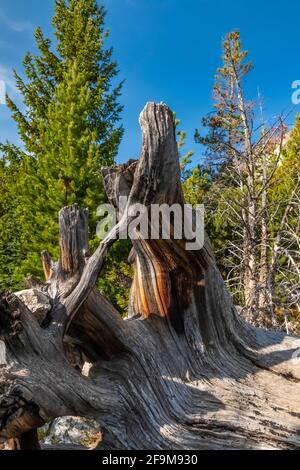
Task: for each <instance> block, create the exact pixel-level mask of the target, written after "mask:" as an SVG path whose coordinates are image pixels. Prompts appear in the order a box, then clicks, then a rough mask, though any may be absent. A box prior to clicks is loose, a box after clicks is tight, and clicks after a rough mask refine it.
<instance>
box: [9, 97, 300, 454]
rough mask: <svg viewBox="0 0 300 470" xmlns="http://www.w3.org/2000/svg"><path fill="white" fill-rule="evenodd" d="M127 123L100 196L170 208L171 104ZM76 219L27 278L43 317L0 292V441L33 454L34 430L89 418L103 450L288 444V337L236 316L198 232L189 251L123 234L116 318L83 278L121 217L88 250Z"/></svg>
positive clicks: (82, 217)
mask: <svg viewBox="0 0 300 470" xmlns="http://www.w3.org/2000/svg"><path fill="white" fill-rule="evenodd" d="M140 124H141V128H142V135H143V142H142V149H141V154H140V158H139V160H138V161H137V162H134V161H130V162H129V163H128V164H124V165H120V166H114V167H113V168H107V169H104V170H103V177H104V185H105V188H106V190H107V195H108V197H109V199H110V200H111V202H112V203H113V204H114V205H117V204H118V198H119V196H120V195H122V196H127V197H128V207H127V208H130V207H131V206H133V205H134V204H137V203H141V204H144V205H146V206H147V207H150V205H151V204H161V203H166V204H173V203H178V204H180V205H183V204H184V200H183V195H182V190H181V184H180V168H179V155H178V150H177V144H176V138H175V128H174V120H173V114H172V112H171V111H170V109H168V108H167V107H166V106H165V105H164V104H154V103H149V104H147V105H146V107H145V109H144V110H143V112H142V114H141V117H140ZM121 212H122V208H121ZM87 217H88V214H87V211H86V210H85V209H81V208H80V207H78V206H77V205H73V206H71V207H65V208H63V209H62V210H61V212H60V216H59V220H60V250H61V255H60V260H59V261H58V262H53V261H52V260H51V259H50V256H49V254H48V253H46V252H45V253H43V255H42V260H43V266H44V271H45V276H46V283H45V284H41V285H40V286H39V287H37V283H36V282H35V286H34V287H35V289H40V290H41V291H42V292H43V295H46V296H48V298H49V302H50V303H51V310H50V311H49V312H47V315H46V316H45V317H44V316H42V317H40V316H36V315H34V314H33V313H32V312H31V311H30V309H29V308H28V307H27V306H26V305H25V304H24V303H23V302H22V300H21V298H20V297H18V296H16V295H14V294H9V293H5V294H3V295H2V296H1V302H0V339H1V340H2V341H3V342H4V343H5V364H3V365H2V366H1V369H0V394H1V397H0V429H1V431H0V436H1V437H2V439H17V440H18V442H19V447H20V448H37V447H38V442H37V438H36V430H37V428H38V427H40V426H43V425H44V423H46V422H49V421H52V420H53V419H54V418H56V417H60V416H81V417H87V418H93V419H95V420H97V422H99V423H100V425H101V429H102V431H103V439H102V441H101V443H100V444H99V448H102V449H245V448H246V449H262V448H268V449H273V448H275V449H295V448H299V445H300V435H299V430H300V393H299V392H300V384H299V381H300V365H299V363H298V360H297V359H295V357H294V356H297V351H298V349H299V348H300V340H299V339H297V338H294V337H291V336H286V335H284V334H283V333H281V332H275V331H265V330H260V329H256V328H254V327H253V326H250V325H248V324H247V323H246V322H245V321H244V320H243V319H242V318H241V317H240V316H239V315H238V314H237V312H236V311H235V308H234V306H233V303H232V301H231V298H230V296H229V294H228V292H227V290H226V288H225V285H224V282H223V280H222V278H221V276H220V273H219V271H218V269H217V267H216V264H215V260H214V256H213V252H212V248H211V245H210V242H209V240H208V238H207V237H206V238H205V244H204V247H203V248H201V249H199V250H197V251H190V250H186V246H185V241H184V240H177V239H174V238H171V239H169V240H168V239H162V238H160V239H155V240H153V239H143V237H142V236H139V235H138V236H137V237H135V239H134V240H133V251H132V255H131V258H132V261H133V263H134V268H135V275H134V280H133V283H132V287H131V296H130V306H129V312H128V317H127V318H125V319H122V318H121V316H120V315H119V313H118V312H117V311H116V310H115V308H114V307H113V305H112V304H111V303H110V302H109V300H108V299H107V298H105V297H104V296H102V295H101V293H99V292H98V291H97V290H96V289H95V282H96V280H97V278H98V276H99V275H101V269H102V267H103V262H104V259H105V256H106V254H107V252H108V250H109V247H110V246H111V245H112V244H113V243H114V241H115V239H116V236H117V235H118V234H119V233H122V232H123V231H124V230H125V229H126V227H127V225H128V218H127V219H126V218H125V217H124V216H122V215H121V217H120V220H119V222H118V223H117V225H116V226H115V227H114V228H113V229H112V231H111V232H110V233H109V234H108V236H107V237H106V238H105V239H104V240H103V241H102V243H101V244H100V245H99V247H98V249H97V250H96V251H95V253H94V254H93V255H91V256H90V255H89V253H88V235H87V234H88V231H87ZM137 233H138V231H137ZM85 362H89V363H91V364H92V366H91V368H90V370H89V375H88V377H86V376H85V375H83V374H82V367H83V364H84V363H85Z"/></svg>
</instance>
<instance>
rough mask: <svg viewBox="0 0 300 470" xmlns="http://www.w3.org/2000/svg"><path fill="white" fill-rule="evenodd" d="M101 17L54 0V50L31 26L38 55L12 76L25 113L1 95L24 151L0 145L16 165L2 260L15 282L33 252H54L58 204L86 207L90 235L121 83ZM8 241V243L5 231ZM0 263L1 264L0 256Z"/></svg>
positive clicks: (88, 7)
mask: <svg viewBox="0 0 300 470" xmlns="http://www.w3.org/2000/svg"><path fill="white" fill-rule="evenodd" d="M104 20H105V10H104V7H103V6H99V5H98V4H97V2H96V0H56V2H55V15H54V17H53V20H52V24H53V26H54V30H55V33H54V34H55V38H56V47H55V48H54V47H53V45H52V43H51V41H50V40H49V39H47V38H45V37H44V35H43V33H42V31H41V29H40V28H37V30H36V32H35V39H36V43H37V47H38V50H39V52H38V54H36V55H33V54H31V53H28V54H26V56H25V58H24V62H23V65H24V69H25V76H26V79H24V80H23V79H22V78H21V77H20V75H18V74H17V73H16V72H15V78H16V85H17V87H18V89H19V91H20V93H21V95H22V98H23V103H24V109H25V111H22V110H21V109H19V108H18V107H17V105H16V104H15V103H14V102H13V101H12V100H11V99H10V98H9V97H7V104H8V106H9V108H10V110H11V112H12V117H13V119H14V120H15V121H16V123H17V125H18V132H19V136H20V138H21V139H22V142H23V145H24V148H23V149H22V151H21V149H20V148H17V147H15V146H13V145H11V144H10V143H6V144H2V145H1V150H2V153H3V162H4V160H5V161H7V162H8V163H6V164H5V165H8V166H10V165H11V164H12V162H13V161H14V160H18V161H19V164H18V172H17V174H16V175H15V178H14V181H13V182H12V184H13V191H12V192H13V201H12V202H11V204H10V206H11V207H10V211H9V212H10V214H11V212H13V218H14V220H15V221H16V222H17V224H18V228H19V231H20V233H19V234H18V237H17V242H18V244H19V246H20V249H19V252H20V256H19V257H17V258H16V257H14V258H10V259H9V262H8V263H9V265H10V268H9V270H10V272H12V273H13V276H12V277H13V278H14V279H16V280H17V281H18V282H21V280H22V279H23V278H24V277H26V276H27V275H29V274H33V275H36V276H38V275H40V274H41V269H40V260H39V253H40V251H41V250H43V249H48V251H49V252H50V253H51V254H52V255H53V256H54V257H55V256H56V255H57V251H56V250H57V248H56V246H57V236H58V233H57V232H58V224H57V218H58V211H59V210H60V209H61V207H63V206H64V205H66V204H72V203H75V202H76V203H78V204H80V205H82V206H85V207H88V209H89V211H90V221H91V222H90V223H91V226H90V234H91V239H92V243H93V241H94V238H95V227H96V208H97V206H98V205H99V204H101V203H102V202H103V201H104V199H105V196H104V191H103V188H102V182H101V177H100V168H101V166H104V165H111V164H112V163H113V161H114V158H115V155H116V153H117V149H118V146H119V143H120V140H121V138H122V134H123V128H122V126H121V125H120V124H119V119H120V113H121V110H122V107H121V106H120V104H119V102H118V100H119V96H120V92H121V86H122V83H119V84H117V85H114V83H115V79H116V76H117V73H118V69H117V64H116V63H115V62H114V61H113V60H112V49H111V48H106V47H105V44H104V43H105V40H106V38H107V34H108V33H107V31H106V30H105V25H104ZM11 215H12V214H11ZM3 223H4V222H3V219H2V220H1V225H2V226H3ZM9 242H11V243H12V242H14V243H15V242H16V237H15V236H14V235H13V234H10V240H9ZM3 264H7V259H6V258H5V257H2V256H1V259H0V268H2V265H3ZM1 287H2V288H6V287H7V282H4V281H3V282H2V285H1Z"/></svg>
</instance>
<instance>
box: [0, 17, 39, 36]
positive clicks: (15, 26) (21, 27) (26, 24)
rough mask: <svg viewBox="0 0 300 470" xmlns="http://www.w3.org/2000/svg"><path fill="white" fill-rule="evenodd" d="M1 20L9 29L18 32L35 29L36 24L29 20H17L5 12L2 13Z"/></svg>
mask: <svg viewBox="0 0 300 470" xmlns="http://www.w3.org/2000/svg"><path fill="white" fill-rule="evenodd" d="M0 22H1V23H4V24H5V25H6V26H7V27H8V28H9V29H11V30H13V31H16V32H17V33H23V32H24V31H30V32H31V31H33V29H34V26H33V24H32V23H31V22H30V21H28V20H17V19H11V18H9V17H8V16H6V15H5V14H4V13H0Z"/></svg>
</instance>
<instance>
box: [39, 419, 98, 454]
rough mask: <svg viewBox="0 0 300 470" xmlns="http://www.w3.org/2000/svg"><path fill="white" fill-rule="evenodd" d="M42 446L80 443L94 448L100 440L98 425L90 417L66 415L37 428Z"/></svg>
mask: <svg viewBox="0 0 300 470" xmlns="http://www.w3.org/2000/svg"><path fill="white" fill-rule="evenodd" d="M39 435H40V443H41V445H42V446H58V445H60V444H63V445H80V446H84V447H86V448H94V447H96V446H97V444H98V443H99V442H100V441H101V438H102V436H101V430H100V425H99V424H98V423H97V422H96V421H94V420H91V419H87V418H78V417H74V416H66V417H63V418H57V419H55V420H54V421H53V422H52V423H50V424H47V425H45V426H44V427H43V428H41V429H40V430H39Z"/></svg>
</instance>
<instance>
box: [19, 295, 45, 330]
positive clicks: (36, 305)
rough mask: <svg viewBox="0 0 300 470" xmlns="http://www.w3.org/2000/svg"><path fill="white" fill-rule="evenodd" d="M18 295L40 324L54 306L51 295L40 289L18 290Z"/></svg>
mask: <svg viewBox="0 0 300 470" xmlns="http://www.w3.org/2000/svg"><path fill="white" fill-rule="evenodd" d="M16 296H18V297H19V299H20V300H22V302H24V304H25V305H26V306H27V307H28V308H29V310H31V311H32V313H33V314H34V315H35V317H36V319H37V320H38V322H39V323H40V324H41V323H42V322H43V321H44V320H45V318H46V316H47V314H48V313H49V312H50V310H51V308H52V306H51V302H50V299H49V297H47V296H46V295H45V294H44V293H43V292H41V291H40V290H38V289H27V290H22V291H20V292H16Z"/></svg>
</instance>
